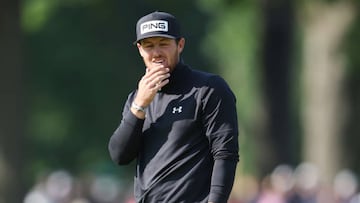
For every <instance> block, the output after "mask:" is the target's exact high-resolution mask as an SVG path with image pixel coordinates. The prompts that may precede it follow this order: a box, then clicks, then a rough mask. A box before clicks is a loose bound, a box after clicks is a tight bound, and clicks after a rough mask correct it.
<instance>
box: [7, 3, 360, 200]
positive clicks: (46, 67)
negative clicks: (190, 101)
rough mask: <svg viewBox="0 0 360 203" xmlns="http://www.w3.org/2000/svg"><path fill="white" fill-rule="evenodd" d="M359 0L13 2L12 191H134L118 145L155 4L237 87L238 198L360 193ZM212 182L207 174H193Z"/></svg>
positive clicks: (15, 196)
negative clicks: (117, 158) (141, 35)
mask: <svg viewBox="0 0 360 203" xmlns="http://www.w3.org/2000/svg"><path fill="white" fill-rule="evenodd" d="M359 7H360V2H359V1H358V0H293V1H291V0H283V1H280V0H183V1H160V0H153V1H141V0H132V1H120V0H118V1H116V0H107V1H103V0H1V1H0V92H1V97H0V203H20V202H23V203H133V202H134V200H133V196H132V193H133V185H132V184H133V175H134V172H135V171H134V163H132V164H130V165H128V166H116V165H115V164H114V163H112V162H111V160H110V157H109V154H108V151H107V143H108V140H109V138H110V136H111V135H112V133H113V131H114V130H115V128H116V127H117V126H118V124H119V122H120V119H121V111H122V107H123V104H124V102H125V101H126V98H127V95H128V93H129V92H130V91H132V90H133V89H134V88H136V86H137V81H138V79H139V78H140V77H141V76H142V74H143V71H144V66H143V63H142V60H141V58H140V56H139V54H138V52H137V49H136V47H135V46H134V45H133V44H132V42H133V41H134V39H135V24H136V21H137V19H138V18H139V17H141V16H143V15H145V14H147V13H150V12H152V11H155V10H159V11H167V12H170V13H172V14H174V15H175V16H176V17H177V18H178V19H179V21H180V22H181V24H182V28H183V29H182V30H183V34H184V36H185V38H186V46H185V50H184V53H183V59H184V60H185V62H186V63H188V64H190V65H191V66H192V67H193V68H196V69H200V70H205V71H210V72H213V73H216V74H219V75H221V76H223V77H224V78H225V79H226V81H227V82H228V83H229V85H230V86H231V88H232V89H233V91H234V93H235V95H236V96H237V108H238V117H239V126H240V135H239V143H240V146H241V149H240V162H239V165H238V168H237V175H236V180H235V183H234V187H233V191H232V194H231V200H230V201H229V202H231V203H305V202H306V203H310V202H311V203H359V202H360V195H359V187H358V178H359V175H360V156H359V155H360V147H359V144H360V55H359V53H360V16H359V9H360V8H359ZM194 187H199V186H196V185H195V186H194Z"/></svg>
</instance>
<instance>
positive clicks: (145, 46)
mask: <svg viewBox="0 0 360 203" xmlns="http://www.w3.org/2000/svg"><path fill="white" fill-rule="evenodd" d="M143 47H144V48H145V49H149V48H152V47H154V45H153V44H148V43H147V44H143Z"/></svg>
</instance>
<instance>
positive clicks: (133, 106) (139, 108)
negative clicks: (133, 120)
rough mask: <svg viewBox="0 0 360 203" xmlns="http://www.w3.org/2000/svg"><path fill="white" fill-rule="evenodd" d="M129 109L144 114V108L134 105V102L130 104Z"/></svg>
mask: <svg viewBox="0 0 360 203" xmlns="http://www.w3.org/2000/svg"><path fill="white" fill-rule="evenodd" d="M131 108H133V109H135V110H137V111H141V112H143V113H145V112H146V107H144V106H140V105H138V104H136V103H135V102H132V103H131Z"/></svg>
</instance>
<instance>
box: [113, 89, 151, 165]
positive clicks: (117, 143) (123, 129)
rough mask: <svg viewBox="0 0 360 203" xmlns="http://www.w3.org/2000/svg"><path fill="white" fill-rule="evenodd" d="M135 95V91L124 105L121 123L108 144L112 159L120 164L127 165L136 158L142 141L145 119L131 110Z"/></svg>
mask: <svg viewBox="0 0 360 203" xmlns="http://www.w3.org/2000/svg"><path fill="white" fill-rule="evenodd" d="M133 97H134V93H131V94H130V95H129V97H128V99H127V101H126V104H125V106H124V109H123V113H122V120H121V122H120V125H119V127H118V128H117V129H116V130H115V132H114V133H113V135H112V136H111V138H110V141H109V144H108V150H109V153H110V157H111V159H112V160H113V161H114V162H115V163H117V164H119V165H125V164H128V163H130V162H131V161H132V160H134V159H135V158H136V157H137V155H138V151H139V147H140V143H141V134H142V128H143V124H144V120H143V119H138V118H137V117H136V116H135V115H134V114H133V113H132V112H131V111H130V104H131V102H132V100H133Z"/></svg>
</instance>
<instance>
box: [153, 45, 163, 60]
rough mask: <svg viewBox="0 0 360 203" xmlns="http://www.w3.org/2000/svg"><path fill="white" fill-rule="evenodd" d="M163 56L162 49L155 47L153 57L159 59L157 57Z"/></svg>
mask: <svg viewBox="0 0 360 203" xmlns="http://www.w3.org/2000/svg"><path fill="white" fill-rule="evenodd" d="M160 55H161V49H160V47H159V46H155V47H154V50H153V56H154V57H157V56H160Z"/></svg>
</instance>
